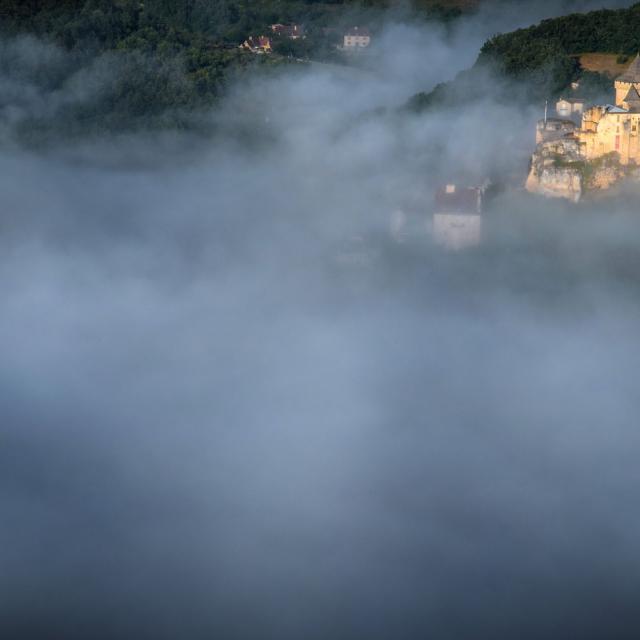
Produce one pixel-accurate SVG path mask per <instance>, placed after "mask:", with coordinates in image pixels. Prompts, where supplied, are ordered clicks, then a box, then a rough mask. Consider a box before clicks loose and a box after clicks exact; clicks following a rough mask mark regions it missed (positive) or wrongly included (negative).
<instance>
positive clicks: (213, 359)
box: [0, 3, 640, 639]
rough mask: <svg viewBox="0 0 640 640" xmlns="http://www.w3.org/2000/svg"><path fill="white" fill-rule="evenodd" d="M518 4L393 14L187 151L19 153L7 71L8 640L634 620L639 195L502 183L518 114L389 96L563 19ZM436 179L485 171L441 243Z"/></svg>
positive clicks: (3, 229) (0, 320) (558, 626)
mask: <svg viewBox="0 0 640 640" xmlns="http://www.w3.org/2000/svg"><path fill="white" fill-rule="evenodd" d="M597 4H598V5H600V4H602V3H597ZM519 5H520V8H519V11H518V15H515V13H514V14H510V13H507V14H506V15H505V14H500V16H501V19H502V20H503V22H501V23H498V22H496V18H495V14H492V13H491V11H488V12H487V13H484V12H482V13H480V14H479V15H477V16H475V17H474V18H470V19H465V20H464V21H462V22H461V23H460V25H459V26H458V27H455V29H454V31H453V32H452V33H449V34H446V33H445V32H444V31H441V30H440V29H438V28H437V27H429V26H421V27H419V26H416V25H407V24H402V23H399V22H397V21H394V20H393V19H392V18H390V23H389V25H388V27H387V29H386V31H385V33H384V34H383V35H382V37H381V39H380V42H379V43H378V44H377V45H376V46H377V47H378V52H377V53H375V52H374V54H373V55H378V56H380V57H379V59H380V60H381V63H380V64H379V65H372V66H373V67H374V68H373V69H369V70H367V69H356V70H347V69H338V68H334V67H325V66H322V65H314V66H311V67H305V68H304V69H300V70H295V71H287V72H284V73H281V74H279V75H277V76H275V77H270V78H268V79H264V78H260V77H256V78H254V79H252V80H250V81H246V82H244V83H243V84H242V85H239V86H236V87H235V88H234V89H233V90H232V91H231V92H230V95H229V96H228V97H227V99H226V100H225V102H224V103H223V104H221V105H220V106H219V107H218V108H216V110H215V111H213V112H212V113H210V114H208V115H207V117H208V118H210V120H211V122H212V123H215V125H216V127H215V130H216V131H219V132H220V133H219V134H217V135H216V136H214V137H213V138H201V139H198V138H196V137H193V136H191V135H189V134H169V133H165V134H145V135H142V134H139V135H134V134H131V135H128V136H113V137H111V138H107V137H103V138H91V139H88V140H84V141H78V140H74V142H73V143H71V142H68V143H65V142H64V141H63V142H60V143H58V144H56V145H53V146H49V147H47V148H46V150H40V151H37V152H36V151H33V150H28V149H25V148H22V147H20V145H19V144H18V143H17V142H15V140H16V138H15V137H14V135H13V131H14V128H15V127H16V126H18V125H19V123H20V121H21V118H22V117H26V116H24V114H29V113H34V112H36V111H38V110H41V109H43V108H50V107H51V105H52V103H51V102H48V101H47V100H46V99H43V94H42V93H40V92H39V90H38V85H37V83H36V82H35V81H34V83H33V84H32V85H28V83H22V84H21V83H20V82H19V80H16V74H15V73H14V74H13V75H12V74H11V73H9V72H5V77H3V78H2V84H1V85H0V86H12V87H13V89H12V91H13V92H12V93H11V94H9V93H6V94H5V95H6V96H9V95H11V96H13V97H12V98H6V102H5V104H4V106H3V110H2V131H3V135H2V138H3V147H2V149H1V150H0V175H2V191H1V193H2V208H1V210H0V211H1V217H0V290H1V292H2V299H3V305H2V313H1V314H0V353H1V354H2V358H1V359H0V380H1V383H2V384H1V387H0V388H1V389H2V394H0V407H1V412H0V415H1V416H2V420H1V423H0V424H1V426H0V443H1V444H0V496H1V499H2V513H3V515H2V524H0V549H1V551H0V560H1V565H0V566H1V574H0V575H2V578H1V579H0V628H2V630H3V633H2V635H3V637H6V638H17V637H25V636H29V635H31V636H33V637H43V638H65V639H67V638H88V637H90V638H213V637H219V638H238V639H245V638H271V637H273V638H284V639H287V638H361V637H369V638H392V637H393V638H438V639H448V638H451V639H454V638H455V639H466V638H469V639H471V638H473V639H477V638H514V637H517V638H525V639H526V638H541V637H545V638H555V637H558V638H569V637H575V638H603V637H606V638H635V637H636V636H637V633H635V629H636V628H637V623H638V620H637V618H638V614H637V609H638V607H637V602H638V595H637V594H638V593H640V573H639V571H640V560H639V555H638V552H637V545H638V543H637V540H638V536H639V535H640V518H639V516H638V511H637V509H636V504H637V498H638V490H637V487H638V486H640V485H639V482H640V470H639V468H638V465H637V457H638V455H637V454H638V447H639V445H640V442H639V435H638V431H637V422H636V420H637V418H636V416H637V414H638V410H639V408H640V407H639V406H638V405H639V401H638V383H637V379H636V375H635V374H636V371H637V366H638V360H639V357H640V343H639V342H638V340H637V336H636V334H637V327H638V319H639V315H640V296H639V293H640V291H639V285H638V269H639V268H640V218H639V217H638V213H637V206H636V204H635V203H636V202H637V197H638V187H637V185H628V186H627V187H625V188H624V189H622V190H621V191H620V193H618V194H617V195H615V196H613V197H611V198H608V199H601V200H595V201H592V202H587V203H584V204H582V205H580V206H575V205H571V204H568V203H562V202H550V201H547V200H542V199H538V198H534V197H530V196H527V195H526V194H524V193H523V191H522V189H521V188H520V186H519V185H521V184H522V183H523V182H524V179H525V177H526V171H527V154H528V153H529V152H530V151H531V150H532V146H533V141H534V123H535V120H536V118H537V117H539V114H540V108H539V105H522V104H519V103H518V101H517V100H516V101H514V104H513V105H509V106H505V105H504V104H498V103H494V102H492V101H491V100H489V99H487V98H486V97H485V98H482V99H481V100H480V101H479V102H476V101H475V100H473V97H472V96H473V94H474V92H473V88H471V91H470V96H469V99H468V100H467V101H465V102H464V103H461V104H459V105H457V106H454V107H451V108H448V109H446V110H443V111H435V112H430V113H427V114H422V115H416V114H410V113H407V112H405V111H402V110H397V109H396V107H398V106H400V105H402V104H403V103H404V102H405V101H406V99H407V98H408V97H410V96H411V95H412V93H414V92H415V91H417V90H423V89H429V88H430V86H432V85H433V84H435V83H437V82H440V81H443V80H447V79H450V78H452V77H453V76H454V75H455V74H456V73H457V72H458V71H460V70H461V69H463V68H465V67H468V66H469V65H470V64H471V63H472V62H473V60H474V59H475V57H476V56H477V49H478V47H479V46H480V44H481V42H482V40H483V39H484V38H485V37H486V35H487V33H489V34H490V32H492V31H493V30H494V29H500V28H502V27H503V26H504V28H505V29H506V28H511V27H513V26H517V25H518V24H520V23H519V22H518V20H519V19H520V20H525V19H526V20H530V19H537V18H539V17H542V16H543V15H551V14H554V13H558V12H559V11H560V8H559V7H558V5H557V3H554V4H551V3H548V4H546V5H545V4H544V3H542V4H540V3H537V4H533V3H532V4H531V5H529V4H528V3H519ZM584 5H586V3H583V6H584ZM574 6H575V5H574ZM609 6H613V3H611V4H610V5H609ZM402 34H404V35H402ZM401 35H402V37H400V36H401ZM421 42H425V43H427V44H426V45H425V46H426V52H425V49H424V47H421V45H420V43H421ZM49 46H50V45H46V44H42V43H35V42H33V41H24V40H23V41H19V42H11V43H5V45H4V47H5V49H4V50H5V51H8V50H9V51H12V52H16V51H19V52H21V53H19V54H16V55H18V59H19V60H20V61H21V64H24V65H25V68H28V69H31V70H33V69H35V68H39V65H42V64H43V62H42V61H43V60H44V59H47V60H49V61H51V60H52V54H51V51H50V50H48V49H45V50H46V51H48V53H47V54H46V55H43V53H42V51H43V49H42V48H41V47H45V48H46V47H49ZM427 53H428V55H427ZM55 55H63V54H61V53H59V52H58V53H56V54H55ZM55 55H54V56H53V58H55ZM29 56H31V57H29ZM54 63H55V60H54ZM29 73H31V72H29ZM29 73H26V74H25V75H27V76H29ZM29 77H32V76H29ZM474 82H477V83H478V86H479V85H482V86H483V87H484V88H485V89H486V87H487V85H489V86H492V85H491V83H496V84H497V83H498V82H499V81H498V80H496V79H495V78H491V77H489V76H488V75H482V76H481V77H479V78H477V79H476V80H474ZM78 86H82V85H76V89H77V88H78ZM489 93H490V92H489ZM83 95H85V94H83V93H82V91H80V92H78V91H76V92H75V93H67V94H63V95H59V96H57V98H58V99H59V102H58V103H56V104H64V101H65V99H70V100H83V99H84V98H83V97H82V96H83ZM484 95H487V92H486V91H485V93H484ZM45 98H46V95H45ZM380 108H382V109H380ZM38 112H39V111H38ZM238 131H241V132H243V135H237V132H238ZM247 131H250V132H251V134H252V142H251V143H247V139H246V132H247ZM452 176H453V179H456V180H463V181H465V180H466V181H473V180H480V179H482V178H485V177H487V176H492V177H494V178H496V177H498V178H500V177H505V176H506V178H505V183H506V187H507V188H505V189H504V191H503V192H501V193H499V194H498V195H497V196H496V199H495V200H494V202H493V204H492V206H491V207H490V210H489V211H488V212H487V216H486V228H485V239H484V242H483V244H482V246H480V247H478V248H474V249H471V250H469V251H467V252H460V253H448V252H446V251H444V250H442V249H440V248H438V247H437V246H435V244H434V243H433V241H432V239H431V237H430V235H429V233H428V224H427V223H428V220H429V214H430V212H431V210H432V198H433V193H434V190H435V189H436V188H437V187H438V186H439V185H441V184H442V183H443V182H444V181H447V180H450V179H452ZM518 179H519V180H520V182H519V183H518V181H517V180H518ZM398 207H405V208H408V209H409V210H411V211H412V212H413V214H414V216H415V220H414V222H415V224H414V226H413V227H411V231H410V233H409V234H408V236H407V237H406V238H405V240H404V242H402V243H398V242H396V241H395V240H394V239H393V238H392V237H391V235H390V233H389V219H390V215H391V212H392V211H393V210H394V209H396V208H398Z"/></svg>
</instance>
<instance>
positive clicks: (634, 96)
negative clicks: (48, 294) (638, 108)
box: [623, 87, 640, 104]
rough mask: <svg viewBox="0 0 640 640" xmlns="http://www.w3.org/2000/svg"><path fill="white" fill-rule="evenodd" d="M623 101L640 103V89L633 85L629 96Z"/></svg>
mask: <svg viewBox="0 0 640 640" xmlns="http://www.w3.org/2000/svg"><path fill="white" fill-rule="evenodd" d="M623 102H628V103H629V104H631V103H640V94H639V93H638V90H637V89H636V88H635V87H631V89H629V93H627V97H626V98H625V99H624V101H623Z"/></svg>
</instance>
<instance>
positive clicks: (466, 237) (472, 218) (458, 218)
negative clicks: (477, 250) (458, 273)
mask: <svg viewBox="0 0 640 640" xmlns="http://www.w3.org/2000/svg"><path fill="white" fill-rule="evenodd" d="M433 238H434V240H435V241H436V242H437V243H438V244H439V245H441V246H443V247H445V248H447V249H452V250H454V251H459V250H460V249H466V248H469V247H475V246H477V245H479V244H480V242H481V241H482V216H481V215H479V214H478V215H469V214H460V213H436V214H434V216H433Z"/></svg>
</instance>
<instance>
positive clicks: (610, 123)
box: [577, 109, 640, 165]
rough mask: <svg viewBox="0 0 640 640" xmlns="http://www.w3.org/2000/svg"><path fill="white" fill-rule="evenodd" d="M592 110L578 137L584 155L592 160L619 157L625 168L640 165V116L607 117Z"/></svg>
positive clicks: (588, 113) (634, 114) (615, 114)
mask: <svg viewBox="0 0 640 640" xmlns="http://www.w3.org/2000/svg"><path fill="white" fill-rule="evenodd" d="M595 111H596V109H590V110H589V111H588V112H587V113H586V114H585V120H586V119H587V118H589V120H588V121H587V122H585V121H584V120H583V126H582V128H581V129H580V130H579V131H578V133H577V136H578V139H579V140H580V143H581V145H582V153H583V155H584V157H585V158H586V159H588V160H593V159H595V158H599V157H601V156H604V155H607V154H609V153H614V152H615V153H617V154H619V156H620V162H621V163H622V164H624V165H627V164H632V163H640V113H607V112H604V111H602V110H600V113H599V114H598V113H592V112H595Z"/></svg>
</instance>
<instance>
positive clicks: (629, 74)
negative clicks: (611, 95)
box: [615, 54, 640, 108]
mask: <svg viewBox="0 0 640 640" xmlns="http://www.w3.org/2000/svg"><path fill="white" fill-rule="evenodd" d="M615 86H616V106H618V107H622V108H626V107H625V101H626V98H627V97H628V96H629V92H630V91H631V89H633V88H635V90H636V91H638V90H640V54H638V55H637V56H636V59H635V60H634V61H633V62H632V63H631V64H630V65H629V68H628V69H627V70H626V71H625V72H624V73H623V74H622V75H621V76H620V77H619V78H618V79H617V80H616V84H615Z"/></svg>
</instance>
